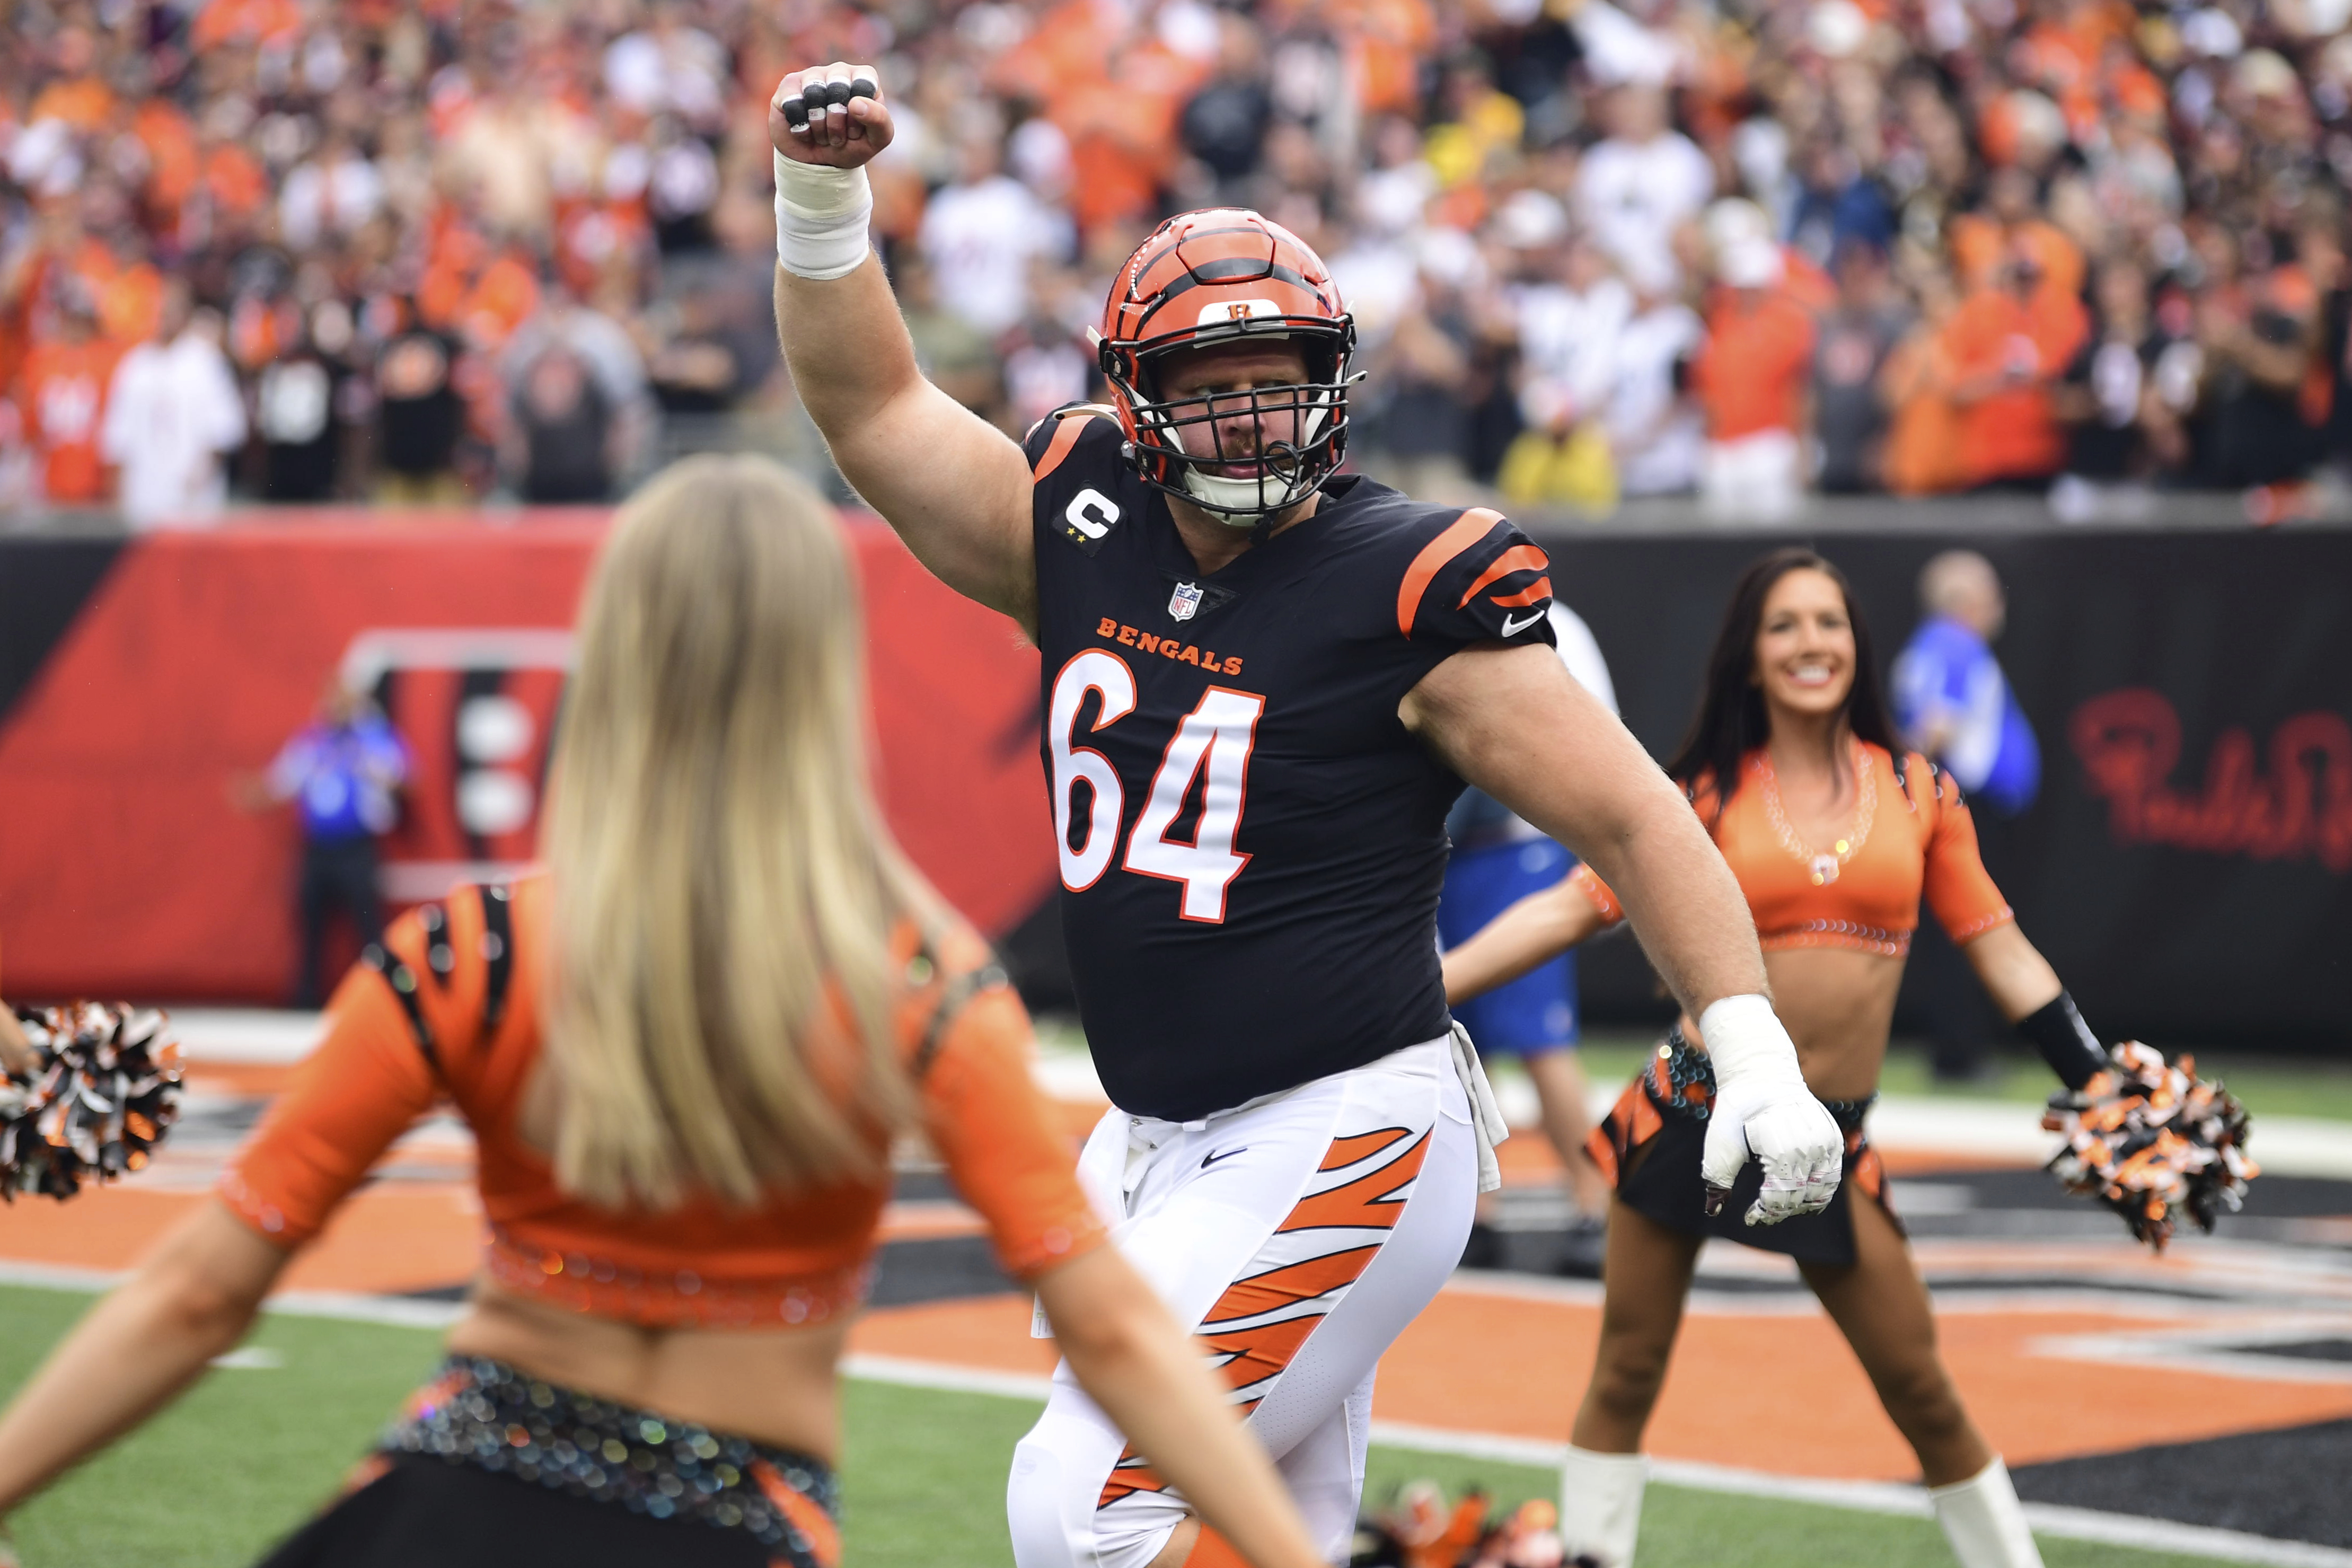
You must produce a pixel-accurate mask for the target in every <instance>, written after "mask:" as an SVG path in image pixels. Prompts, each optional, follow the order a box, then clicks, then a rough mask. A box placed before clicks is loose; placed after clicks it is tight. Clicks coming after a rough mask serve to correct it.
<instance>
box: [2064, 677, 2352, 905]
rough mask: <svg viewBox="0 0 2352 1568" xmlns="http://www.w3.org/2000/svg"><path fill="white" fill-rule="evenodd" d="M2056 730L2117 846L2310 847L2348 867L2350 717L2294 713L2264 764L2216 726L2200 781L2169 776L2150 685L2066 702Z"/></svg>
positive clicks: (2167, 711)
mask: <svg viewBox="0 0 2352 1568" xmlns="http://www.w3.org/2000/svg"><path fill="white" fill-rule="evenodd" d="M2067 734H2068V738H2069V740H2071V741H2072V742H2073V743H2074V754H2075V756H2077V757H2078V758H2080V759H2081V760H2082V763H2083V771H2084V774H2085V775H2087V777H2088V779H2089V783H2090V788H2091V792H2092V793H2093V794H2094V795H2099V796H2101V797H2103V798H2104V799H2105V801H2106V803H2107V825H2108V830H2109V831H2110V832H2111V833H2113V834H2114V836H2115V839H2116V843H2118V844H2162V845H2168V846H2170V847H2173V848H2177V849H2196V850H2201V851H2203V852H2204V853H2207V854H2210V855H2244V856H2247V857H2249V858H2252V859H2256V860H2293V859H2301V858H2305V857H2306V856H2307V857H2310V858H2314V859H2316V860H2317V861H2319V863H2320V864H2321V865H2323V866H2325V867H2326V868H2328V869H2329V870H2330V871H2334V872H2336V873H2337V874H2338V875H2341V874H2343V873H2344V872H2347V871H2352V724H2347V722H2346V721H2345V719H2344V716H2343V715H2342V714H2340V713H2330V712H2326V711H2324V710H2323V711H2318V712H2311V713H2297V714H2294V715H2293V716H2292V717H2290V718H2288V719H2287V720H2286V721H2284V722H2283V723H2281V724H2280V725H2279V727H2278V728H2277V729H2276V730H2275V731H2272V734H2271V742H2270V750H2269V753H2268V758H2267V761H2268V767H2267V768H2266V769H2265V768H2264V767H2263V764H2262V759H2260V758H2259V757H2258V755H2257V752H2256V751H2255V747H2254V741H2253V737H2252V735H2250V734H2249V733H2247V732H2246V731H2244V730H2242V729H2233V730H2224V731H2222V732H2221V736H2220V737H2219V738H2218V739H2216V740H2215V741H2214V742H2213V752H2212V755H2211V756H2210V757H2208V758H2207V759H2206V763H2205V787H2204V788H2203V789H2202V790H2201V791H2186V790H2179V789H2175V788H2174V787H2172V785H2171V784H2169V783H2168V780H2169V779H2170V777H2171V775H2172V770H2173V768H2174V766H2175V765H2176V764H2177V763H2179V761H2180V717H2179V714H2177V713H2175V712H2174V711H2173V710H2172V703H2171V701H2170V700H2168V699H2167V698H2166V697H2165V695H2164V694H2163V693H2162V692H2160V691H2151V690H2148V689H2146V688H2145V687H2132V688H2128V689H2124V690H2121V691H2109V692H2105V693H2102V694H2101V695H2099V696H2097V697H2094V698H2092V699H2091V700H2089V701H2087V702H2085V703H2084V704H2083V705H2082V706H2081V707H2080V708H2077V709H2075V710H2074V720H2073V721H2072V723H2071V724H2070V725H2069V726H2068V729H2067Z"/></svg>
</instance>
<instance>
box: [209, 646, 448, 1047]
mask: <svg viewBox="0 0 2352 1568" xmlns="http://www.w3.org/2000/svg"><path fill="white" fill-rule="evenodd" d="M407 778H408V748H407V747H406V746H405V745H404V744H403V743H402V742H401V739H400V734H399V732H398V731H395V730H394V728H393V727H392V721H390V720H388V719H386V718H385V717H384V716H383V710H381V709H379V708H377V707H376V705H375V704H374V703H373V702H371V701H369V700H368V699H367V697H366V696H365V695H364V694H363V693H361V692H357V691H353V690H352V689H350V688H349V687H347V686H345V685H344V684H343V682H342V679H341V677H340V676H336V677H331V678H330V679H328V682H327V687H326V690H325V691H324V692H323V693H322V694H321V695H320V700H319V711H318V714H317V716H316V717H315V718H313V719H312V720H311V721H310V723H308V724H306V725H304V726H303V727H302V728H301V729H300V730H299V731H295V733H294V735H293V737H292V738H291V739H289V741H288V742H286V744H285V745H284V746H283V747H281V748H280V749H279V751H278V756H277V758H276V760H274V761H273V762H271V763H270V764H269V767H268V771H266V772H265V773H262V774H261V775H260V776H258V777H257V778H249V779H247V780H245V781H244V782H243V784H242V786H241V788H240V790H239V792H238V793H239V795H240V797H241V799H242V800H243V802H244V804H246V805H247V806H249V807H253V808H257V809H258V808H263V807H267V806H268V805H275V804H278V803H280V802H284V801H289V800H290V801H292V802H293V803H294V805H295V810H296V812H297V814H298V815H299V817H300V819H301V824H302V868H301V872H300V875H299V879H298V880H297V884H296V895H295V902H296V905H297V908H298V910H299V913H300V916H301V921H302V958H301V967H300V969H299V972H298V973H296V975H295V984H294V1005H296V1006H298V1007H316V1006H318V1005H319V1004H320V995H321V984H320V972H319V970H320V958H321V956H322V954H323V951H324V948H325V945H326V934H327V922H328V921H330V920H331V919H332V918H333V916H334V913H335V911H336V910H338V909H340V910H342V911H343V912H344V914H345V915H346V916H347V917H348V918H349V919H350V921H351V922H352V929H353V930H354V931H357V932H358V933H359V939H360V942H361V943H362V945H365V944H366V943H368V942H380V941H382V940H383V896H382V894H381V892H380V891H379V890H378V889H377V886H376V869H377V857H376V839H377V838H378V837H380V836H382V835H383V834H385V833H388V832H390V831H391V830H392V826H393V822H394V817H395V816H396V815H397V807H396V803H395V801H394V792H395V791H397V790H398V789H399V788H400V786H401V785H402V784H404V783H405V782H407Z"/></svg>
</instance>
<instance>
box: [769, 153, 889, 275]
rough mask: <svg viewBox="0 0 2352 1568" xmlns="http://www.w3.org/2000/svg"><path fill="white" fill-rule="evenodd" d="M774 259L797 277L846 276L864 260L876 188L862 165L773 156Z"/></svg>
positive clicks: (780, 154) (777, 154) (778, 154)
mask: <svg viewBox="0 0 2352 1568" xmlns="http://www.w3.org/2000/svg"><path fill="white" fill-rule="evenodd" d="M775 160H776V259H777V261H778V262H780V263H782V266H783V268H784V270H785V271H787V272H789V273H791V274H793V276H794V277H796V278H814V279H819V280H823V279H828V278H845V277H847V276H848V275H849V274H850V273H852V272H855V271H856V270H857V267H858V264H859V263H860V262H862V261H864V260H865V259H866V222H867V220H868V219H870V218H871V217H872V216H874V187H873V185H872V184H871V183H869V182H868V181H867V180H866V171H865V170H864V169H862V168H861V169H831V168H826V167H824V166H823V165H821V164H816V163H799V162H797V161H795V160H793V159H791V158H787V157H785V156H784V155H783V154H782V153H776V154H775Z"/></svg>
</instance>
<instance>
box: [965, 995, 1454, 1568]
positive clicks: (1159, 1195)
mask: <svg viewBox="0 0 2352 1568" xmlns="http://www.w3.org/2000/svg"><path fill="white" fill-rule="evenodd" d="M1078 1168H1079V1174H1080V1177H1081V1179H1082V1180H1084V1181H1085V1183H1086V1184H1087V1191H1088V1192H1089V1194H1092V1195H1093V1196H1094V1197H1095V1200H1096V1202H1097V1204H1100V1205H1103V1206H1104V1207H1105V1209H1106V1210H1107V1211H1108V1212H1109V1213H1111V1214H1114V1215H1122V1216H1124V1217H1123V1218H1122V1219H1121V1220H1120V1222H1119V1223H1118V1226H1117V1227H1116V1229H1115V1230H1114V1232H1113V1234H1114V1236H1115V1237H1116V1239H1117V1243H1118V1248H1119V1250H1120V1252H1121V1253H1123V1254H1124V1255H1125V1256H1126V1258H1127V1259H1128V1261H1129V1263H1131V1264H1133V1265H1134V1266H1135V1268H1136V1269H1137V1270H1138V1272H1139V1273H1141V1274H1142V1275H1143V1277H1144V1278H1145V1279H1148V1280H1150V1282H1151V1285H1152V1288H1153V1289H1156V1290H1158V1291H1159V1292H1160V1299H1161V1300H1164V1301H1166V1302H1167V1303H1168V1306H1169V1309H1170V1310H1171V1311H1172V1312H1173V1313H1174V1314H1175V1316H1176V1318H1177V1321H1180V1322H1182V1323H1185V1324H1188V1325H1191V1326H1192V1328H1193V1330H1194V1331H1195V1332H1196V1333H1198V1334H1199V1336H1200V1339H1201V1342H1202V1345H1203V1346H1204V1347H1205V1348H1206V1350H1207V1351H1208V1352H1209V1355H1210V1360H1211V1363H1212V1364H1213V1365H1214V1366H1215V1367H1217V1368H1218V1369H1219V1370H1220V1371H1222V1372H1223V1373H1224V1376H1225V1381H1226V1383H1227V1384H1229V1385H1230V1386H1231V1387H1232V1389H1233V1398H1234V1403H1235V1404H1237V1405H1241V1406H1243V1407H1244V1409H1246V1410H1248V1411H1249V1413H1250V1414H1249V1425H1250V1427H1251V1429H1252V1430H1253V1431H1254V1432H1255V1433H1256V1435H1257V1437H1258V1440H1259V1441H1260V1442H1262V1443H1263V1444H1265V1448H1266V1451H1267V1452H1268V1453H1269V1454H1271V1455H1272V1456H1273V1457H1274V1460H1275V1465H1276V1468H1277V1469H1278V1470H1280V1471H1281V1473H1282V1476H1283V1479H1285V1480H1286V1481H1287V1482H1288V1483H1289V1486H1290V1492H1291V1496H1292V1497H1293V1498H1294V1499H1295V1500H1297V1504H1298V1507H1299V1510H1300V1511H1301V1512H1302V1513H1304V1514H1305V1515H1306V1518H1307V1528H1308V1530H1309V1531H1311V1532H1312V1533H1313V1535H1314V1536H1315V1538H1316V1539H1317V1541H1318V1542H1319V1543H1320V1544H1321V1546H1322V1549H1323V1553H1324V1557H1325V1559H1326V1560H1327V1561H1328V1562H1332V1563H1345V1562H1346V1561H1347V1560H1348V1547H1349V1541H1350V1539H1351V1537H1352V1535H1353V1533H1354V1531H1355V1524H1356V1507H1357V1504H1358V1501H1359V1500H1360V1497H1361V1495H1362V1491H1363V1484H1364V1449H1365V1447H1366V1444H1367V1443H1368V1441H1369V1440H1370V1432H1371V1407H1372V1374H1373V1372H1374V1370H1375V1368H1376V1367H1377V1366H1378V1365H1379V1363H1380V1359H1381V1352H1383V1351H1385V1350H1387V1349H1388V1347H1389V1344H1390V1342H1391V1341H1393V1340H1394V1339H1395V1338H1396V1336H1397V1335H1398V1334H1399V1333H1401V1332H1402V1331H1403V1329H1404V1326H1405V1325H1406V1324H1407V1323H1410V1322H1411V1321H1412V1320H1413V1319H1414V1317H1415V1316H1417V1315H1418V1314H1419V1313H1420V1311H1421V1310H1422V1308H1423V1307H1424V1306H1426V1305H1428V1303H1429V1301H1430V1300H1431V1299H1432V1298H1433V1297H1434V1296H1435V1295H1436V1294H1437V1291H1438V1288H1439V1287H1440V1286H1442V1285H1443V1284H1444V1283H1445V1279H1446V1277H1447V1276H1448V1275H1449V1274H1451V1273H1452V1272H1453V1271H1454V1264H1455V1263H1456V1262H1458V1261H1460V1259H1461V1257H1462V1247H1463V1243H1464V1242H1465V1240H1466V1239H1467V1238H1468V1237H1469V1234H1470V1217H1471V1211H1472V1208H1473V1206H1474V1205H1475V1201H1476V1196H1477V1191H1476V1189H1477V1180H1478V1152H1477V1143H1476V1140H1475V1134H1474V1132H1473V1130H1472V1127H1471V1122H1470V1101H1469V1098H1468V1096H1467V1095H1466V1094H1465V1091H1464V1089H1463V1087H1462V1083H1461V1080H1460V1079H1459V1078H1458V1077H1457V1076H1456V1073H1455V1068H1454V1057H1453V1050H1452V1047H1451V1044H1450V1042H1449V1041H1448V1040H1446V1039H1438V1040H1433V1041H1430V1042H1428V1043H1427V1044H1424V1045H1418V1046H1412V1047H1407V1048H1406V1049H1404V1050H1402V1051H1398V1052H1396V1053H1394V1054H1393V1055H1391V1056H1388V1057H1384V1058H1381V1060H1379V1061H1377V1062H1374V1063H1372V1064H1371V1065H1370V1066H1369V1067H1363V1068H1357V1069H1355V1070H1354V1071H1352V1072H1345V1073H1339V1074H1336V1075H1335V1076H1333V1077H1330V1078H1327V1079H1317V1080H1316V1081H1314V1082H1312V1083H1307V1084H1302V1085H1300V1086H1299V1087H1298V1088H1297V1089H1289V1090H1286V1091H1285V1092H1284V1093H1281V1094H1278V1095H1271V1096H1268V1097H1267V1098H1266V1099H1265V1100H1259V1101H1254V1102H1252V1103H1250V1104H1248V1105H1244V1106H1242V1107H1240V1108H1239V1109H1237V1110H1227V1111H1220V1112H1218V1113H1217V1114H1215V1115H1213V1116H1210V1117H1207V1118H1204V1119H1203V1120H1202V1121H1189V1122H1172V1121H1155V1120H1153V1119H1152V1118H1150V1117H1138V1116H1129V1115H1128V1114H1127V1113H1126V1112H1124V1111H1121V1110H1118V1109H1117V1108H1116V1107H1114V1108H1113V1109H1112V1110H1110V1112H1109V1113H1108V1115H1106V1116H1105V1117H1104V1118H1103V1119H1102V1121H1100V1122H1099V1123H1097V1126H1096V1128H1095V1131H1094V1134H1093V1136H1092V1137H1090V1138H1089V1139H1087V1148H1086V1152H1085V1154H1084V1155H1082V1156H1081V1157H1080V1159H1079V1162H1078ZM1006 1510H1007V1512H1008V1513H1009V1514H1010V1516H1011V1522H1012V1527H1013V1561H1014V1562H1015V1563H1016V1564H1018V1568H1143V1564H1145V1563H1149V1562H1150V1560H1151V1559H1152V1558H1153V1557H1154V1556H1155V1555H1157V1554H1158V1552H1159V1551H1160V1548H1161V1546H1163V1545H1164V1544H1165V1543H1166V1542H1167V1540H1168V1536H1169V1532H1170V1531H1173V1530H1174V1529H1175V1528H1176V1526H1177V1525H1178V1524H1179V1523H1181V1521H1183V1519H1184V1517H1185V1515H1186V1512H1187V1510H1186V1507H1185V1504H1184V1500H1183V1499H1182V1498H1181V1496H1180V1495H1178V1494H1177V1493H1176V1492H1175V1491H1174V1490H1172V1489H1171V1488H1170V1487H1169V1486H1168V1484H1167V1483H1166V1482H1165V1481H1164V1480H1162V1479H1160V1477H1159V1476H1158V1475H1157V1474H1155V1473H1154V1472H1153V1470H1152V1469H1151V1468H1150V1464H1149V1462H1148V1461H1147V1460H1146V1459H1144V1458H1142V1457H1140V1456H1139V1455H1137V1454H1135V1453H1134V1452H1133V1451H1132V1450H1130V1449H1129V1447H1128V1446H1127V1439H1126V1438H1125V1437H1124V1436H1121V1435H1120V1434H1119V1431H1118V1427H1116V1426H1113V1425H1111V1422H1110V1418H1109V1417H1108V1416H1107V1415H1104V1414H1103V1413H1102V1411H1101V1409H1100V1408H1099V1407H1098V1406H1097V1405H1096V1404H1095V1402H1094V1401H1093V1400H1091V1399H1089V1398H1087V1395H1086V1394H1084V1393H1083V1392H1082V1391H1081V1390H1080V1389H1079V1387H1078V1385H1077V1382H1076V1379H1075V1378H1073V1377H1072V1376H1071V1375H1070V1368H1069V1363H1066V1362H1065V1363H1062V1364H1061V1365H1060V1366H1058V1367H1056V1368H1055V1372H1054V1392H1053V1396H1052V1398H1051V1399H1050V1400H1049V1401H1048V1403H1047V1404H1046V1406H1045V1415H1043V1416H1041V1417H1039V1419H1038V1422H1037V1425H1036V1426H1034V1427H1033V1428H1031V1430H1030V1433H1029V1435H1028V1436H1026V1437H1024V1438H1023V1439H1022V1440H1021V1446H1020V1447H1018V1448H1017V1449H1015V1450H1014V1452H1013V1478H1012V1482H1011V1484H1010V1486H1009V1488H1008V1489H1007V1493H1006Z"/></svg>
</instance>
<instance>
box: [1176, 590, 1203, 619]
mask: <svg viewBox="0 0 2352 1568" xmlns="http://www.w3.org/2000/svg"><path fill="white" fill-rule="evenodd" d="M1200 607H1201V589H1200V586H1199V584H1193V583H1179V584H1176V591H1175V592H1174V593H1172V594H1171V595H1168V613H1169V614H1170V615H1171V616H1174V617H1175V618H1176V619H1178V620H1180V621H1189V620H1191V619H1192V612H1193V611H1195V610H1197V609H1199V608H1200Z"/></svg>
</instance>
